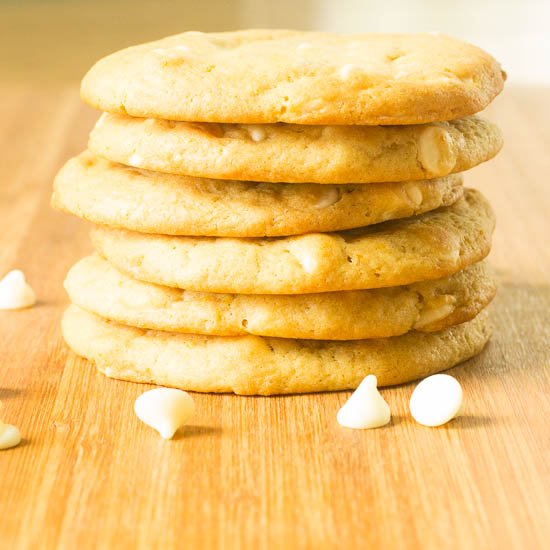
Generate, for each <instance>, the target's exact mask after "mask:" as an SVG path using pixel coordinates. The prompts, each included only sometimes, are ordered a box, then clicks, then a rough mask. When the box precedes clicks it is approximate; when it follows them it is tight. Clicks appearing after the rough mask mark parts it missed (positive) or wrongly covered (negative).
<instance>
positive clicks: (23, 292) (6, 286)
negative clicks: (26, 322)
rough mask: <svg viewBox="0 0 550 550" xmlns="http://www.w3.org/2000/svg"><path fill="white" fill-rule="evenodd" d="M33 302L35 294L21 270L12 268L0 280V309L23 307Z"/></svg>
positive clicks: (34, 302) (29, 305) (31, 304)
mask: <svg viewBox="0 0 550 550" xmlns="http://www.w3.org/2000/svg"><path fill="white" fill-rule="evenodd" d="M34 304H36V295H35V293H34V290H33V289H32V288H31V287H30V286H29V284H28V283H27V281H26V280H25V274H24V273H23V272H22V271H20V270H19V269H14V270H13V271H10V272H9V273H8V274H7V275H6V276H5V277H4V278H3V279H2V280H1V281H0V309H23V308H25V307H31V306H33V305H34Z"/></svg>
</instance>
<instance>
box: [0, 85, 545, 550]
mask: <svg viewBox="0 0 550 550" xmlns="http://www.w3.org/2000/svg"><path fill="white" fill-rule="evenodd" d="M549 93H550V90H547V89H511V90H508V91H507V92H506V93H505V95H504V96H503V97H502V98H499V99H498V100H497V101H496V102H495V104H494V105H493V106H492V107H491V108H490V111H491V113H490V115H491V116H492V118H493V119H494V120H495V121H496V122H498V123H499V124H500V125H501V127H502V128H503V131H504V134H505V137H506V147H505V149H504V151H503V152H502V154H501V155H500V156H499V157H498V158H497V159H496V160H494V161H492V162H490V163H487V164H486V165H484V166H481V167H479V168H477V169H475V170H473V171H472V172H471V173H470V174H468V176H467V181H468V183H469V184H470V185H473V186H476V187H478V188H480V189H482V190H483V191H484V192H485V193H486V195H488V197H489V198H490V200H491V201H492V203H493V205H494V207H495V210H496V213H497V217H498V227H497V232H496V235H495V241H494V250H493V252H492V262H493V264H494V265H495V266H496V267H497V270H498V272H499V273H500V275H501V279H502V286H501V290H500V293H499V296H498V298H497V299H496V301H495V303H494V305H493V306H492V310H493V316H494V320H495V335H494V338H493V340H492V342H491V343H490V345H489V346H488V348H487V349H486V351H485V352H484V353H483V354H482V355H481V356H480V357H479V358H477V359H475V360H473V361H470V362H468V363H466V364H464V365H462V366H460V367H458V368H455V369H454V370H453V371H452V373H453V374H454V375H455V376H456V377H457V378H458V379H459V380H460V382H461V383H462V384H463V387H464V391H465V398H466V403H465V405H466V411H465V416H464V417H462V418H460V419H457V420H456V421H454V422H452V423H451V424H449V425H447V426H446V427H443V428H439V429H429V428H423V427H421V426H419V425H417V424H415V423H414V421H412V420H411V418H410V416H409V415H408V408H407V403H408V399H409V397H410V393H411V391H412V387H413V386H412V385H406V386H402V387H399V388H394V389H388V390H383V394H384V396H385V398H386V399H387V401H388V402H389V403H390V405H391V407H392V411H393V421H392V424H391V425H390V426H389V427H387V428H384V429H379V430H373V431H353V430H346V429H343V428H340V427H339V426H338V425H337V423H336V418H335V415H336V412H337V410H338V408H339V407H340V405H341V404H342V403H344V401H345V399H346V398H347V395H348V393H345V392H343V393H336V394H322V395H306V396H290V397H280V398H279V397H277V398H244V397H234V396H229V395H222V396H220V395H195V401H196V405H197V415H196V418H195V422H194V424H193V425H192V426H190V427H188V428H187V429H186V430H185V432H184V435H182V436H180V437H178V438H177V439H175V440H173V441H164V440H161V439H160V438H159V437H158V436H157V435H156V434H155V433H154V432H153V431H152V430H151V429H149V428H147V427H146V426H144V425H143V424H140V423H139V422H138V420H137V419H136V417H135V416H134V413H133V402H134V399H135V398H136V397H137V395H139V394H140V393H141V392H143V391H144V390H145V389H146V387H144V386H139V385H137V384H130V383H124V382H118V381H112V380H108V379H106V378H104V377H103V376H101V375H99V374H97V373H96V372H95V371H94V369H93V368H92V367H90V366H89V365H88V364H87V363H86V362H85V361H82V360H80V359H77V358H76V357H75V356H74V355H72V354H70V353H68V352H67V350H66V348H65V347H64V345H63V343H62V340H61V337H60V331H59V318H60V314H61V312H62V310H63V308H64V307H65V306H66V302H67V299H66V296H65V294H64V291H63V289H62V280H63V278H64V274H65V272H66V271H67V269H68V268H69V266H70V265H71V264H72V263H74V262H75V261H76V260H77V259H78V258H79V257H81V256H83V255H84V254H86V253H87V251H88V250H89V249H90V245H89V243H88V238H87V227H86V226H85V224H84V223H81V222H79V221H77V220H75V219H72V218H71V217H69V216H64V215H61V214H58V213H55V212H53V211H52V210H51V209H50V208H49V205H48V202H49V195H50V186H51V180H52V177H53V175H54V173H55V171H56V169H57V168H58V167H59V166H60V164H61V163H62V162H63V161H64V160H65V159H67V158H68V157H69V156H70V155H74V154H76V153H77V152H78V151H80V150H81V149H82V147H83V146H84V143H85V140H86V134H87V132H88V131H89V129H90V127H91V124H92V121H93V120H94V119H95V117H96V116H97V115H96V114H95V113H93V112H92V111H91V110H90V109H88V108H86V107H85V106H83V105H82V104H81V103H80V101H79V99H78V96H77V91H76V89H74V88H70V87H69V88H63V89H53V88H52V89H41V90H35V89H32V88H31V87H28V88H12V89H7V90H4V91H3V92H2V95H1V98H0V99H1V101H0V121H1V122H0V151H1V161H2V162H1V166H2V180H1V183H0V219H1V220H2V225H1V246H0V272H2V273H4V272H6V271H7V270H9V269H12V268H14V267H18V268H21V269H23V270H24V271H25V272H26V274H27V276H28V279H29V280H30V282H31V283H32V285H33V287H34V288H35V290H36V291H37V293H38V296H39V297H40V303H39V305H38V307H36V308H33V309H30V310H27V311H20V312H1V313H0V338H1V340H0V354H1V355H0V400H2V401H3V404H4V409H3V417H4V419H5V421H7V422H11V423H14V424H16V425H18V426H19V427H20V429H21V432H22V433H23V435H24V443H23V444H22V445H21V446H20V447H18V448H15V449H11V450H9V451H2V452H0V547H1V548H10V549H11V548H23V549H27V548H28V549H31V548H32V549H35V548H67V549H72V548H77V547H78V548H80V549H86V548H117V549H118V548H143V549H149V548H255V549H256V548H285V549H289V548H292V549H294V548H297V549H301V548H318V547H321V546H322V547H323V548H400V549H401V548H422V549H432V548H433V549H441V548H461V549H464V548H468V549H470V548H480V549H481V548H483V549H487V548H499V549H506V548H522V549H527V548H529V549H535V548H543V547H545V546H546V545H547V544H548V540H549V538H550V513H549V509H550V502H549V497H548V495H549V493H550V482H549V481H550V469H549V463H550V460H549V458H550V435H549V431H548V425H549V423H550V407H549V405H548V402H549V400H548V394H549V392H550V384H549V379H550V376H549V370H548V364H549V359H550V354H549V344H550V313H549V312H550V286H549V280H550V247H549V246H548V236H549V232H550V223H549V221H548V219H549V215H550V186H549V185H548V181H547V180H548V174H550V155H549V154H548V151H549V150H550V112H549V111H548V109H547V100H548V94H549ZM546 547H547V546H546Z"/></svg>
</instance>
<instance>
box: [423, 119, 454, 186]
mask: <svg viewBox="0 0 550 550" xmlns="http://www.w3.org/2000/svg"><path fill="white" fill-rule="evenodd" d="M418 161H419V162H420V164H421V165H422V167H423V168H424V170H426V172H427V175H432V174H437V175H438V176H444V175H447V174H448V173H449V172H450V171H451V170H452V169H453V168H454V166H455V164H456V152H455V150H454V148H453V142H452V138H451V136H450V134H449V132H448V131H447V130H446V129H445V128H442V127H441V126H428V127H426V128H425V129H424V130H423V131H422V133H421V134H420V139H419V140H418Z"/></svg>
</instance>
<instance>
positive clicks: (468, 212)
mask: <svg viewBox="0 0 550 550" xmlns="http://www.w3.org/2000/svg"><path fill="white" fill-rule="evenodd" d="M493 228H494V216H493V213H492V210H491V207H490V205H489V203H488V202H487V200H486V199H485V198H484V197H483V195H481V193H479V192H478V191H475V190H473V189H467V190H466V191H465V194H464V197H463V198H462V199H460V200H458V201H457V202H456V203H455V204H453V205H452V206H449V207H447V208H440V209H438V210H434V211H432V212H427V213H425V214H422V215H420V216H416V217H413V218H404V219H401V220H392V221H389V222H385V223H382V224H377V225H371V226H369V227H363V228H359V229H353V230H350V231H346V232H341V233H311V234H309V235H299V236H295V237H281V238H264V239H233V238H215V237H202V238H201V237H169V236H164V235H145V234H143V233H136V232H132V231H126V230H121V229H110V228H106V227H96V228H95V229H94V230H92V233H91V236H92V243H93V245H94V247H95V248H96V250H97V251H98V252H99V253H100V254H101V255H102V256H103V257H104V258H106V259H107V260H109V261H110V262H111V263H112V264H114V265H115V266H117V267H118V268H119V269H121V270H122V271H124V272H126V273H128V274H130V275H132V276H133V277H134V278H136V279H140V280H143V281H148V282H152V283H157V284H162V285H166V286H172V287H179V288H184V289H186V290H195V291H201V292H227V293H231V294H304V293H311V292H329V291H336V290H357V289H366V288H379V287H388V286H398V285H405V284H409V283H413V282H417V281H423V280H426V279H438V278H440V277H445V276H447V275H450V274H452V273H455V272H457V271H459V270H460V269H463V268H464V267H466V266H467V265H470V264H472V263H475V262H478V261H479V260H481V259H483V258H484V257H485V256H486V255H487V254H488V253H489V250H490V247H491V234H492V231H493Z"/></svg>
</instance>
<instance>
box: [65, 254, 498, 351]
mask: <svg viewBox="0 0 550 550" xmlns="http://www.w3.org/2000/svg"><path fill="white" fill-rule="evenodd" d="M65 288H66V289H67V292H68V294H69V297H70V299H71V302H73V304H76V305H77V306H79V307H81V308H82V309H85V310H87V311H90V312H92V313H95V314H97V315H100V316H101V317H105V318H107V319H109V320H111V321H116V322H118V323H121V324H125V325H130V326H134V327H139V328H144V329H155V330H165V331H171V332H183V333H191V334H211V335H217V336H243V335H246V334H255V335H258V336H274V337H278V338H306V339H314V340H323V339H326V340H356V339H364V338H385V337H387V336H397V335H399V334H404V333H405V332H408V331H409V330H412V329H416V330H419V331H422V332H433V331H437V330H442V329H444V328H447V327H449V326H452V325H457V324H459V323H464V322H465V321H469V320H471V319H473V318H474V317H475V316H476V315H477V314H478V313H479V312H480V311H481V310H482V309H483V308H484V307H486V306H487V304H488V303H489V302H490V301H491V300H492V298H493V296H494V294H495V292H496V281H495V278H494V276H493V274H492V272H491V270H490V269H489V268H488V266H487V265H486V264H484V263H479V264H475V265H473V266H470V267H468V268H466V269H465V270H463V271H460V272H458V273H456V274H454V275H451V276H450V277H446V278H443V279H436V280H434V281H424V282H420V283H414V284H411V285H408V286H401V287H392V288H379V289H373V290H351V291H347V292H324V293H321V294H295V295H258V294H255V295H253V294H213V293H202V292H191V291H187V290H180V289H175V288H170V287H166V286H158V285H154V284H152V283H144V282H142V281H138V280H136V279H132V278H131V277H128V276H127V275H125V274H123V273H122V272H120V271H118V270H117V269H116V268H115V267H113V266H112V265H111V264H109V262H107V261H106V260H104V259H103V258H101V257H100V256H98V255H93V256H88V257H87V258H84V259H82V260H80V261H79V262H78V263H77V264H76V265H74V266H73V267H72V268H71V270H70V271H69V273H68V275H67V278H66V280H65Z"/></svg>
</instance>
